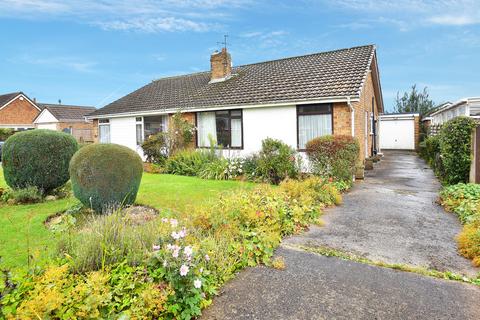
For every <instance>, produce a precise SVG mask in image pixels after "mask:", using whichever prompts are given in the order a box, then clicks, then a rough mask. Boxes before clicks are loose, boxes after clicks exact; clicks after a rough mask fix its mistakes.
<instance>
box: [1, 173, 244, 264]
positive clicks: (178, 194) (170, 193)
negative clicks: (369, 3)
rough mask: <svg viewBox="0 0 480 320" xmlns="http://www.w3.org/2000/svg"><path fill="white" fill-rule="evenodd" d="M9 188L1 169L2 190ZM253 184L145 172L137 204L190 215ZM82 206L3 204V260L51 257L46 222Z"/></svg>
mask: <svg viewBox="0 0 480 320" xmlns="http://www.w3.org/2000/svg"><path fill="white" fill-rule="evenodd" d="M4 186H5V181H4V179H3V172H2V170H1V168H0V187H4ZM251 186H253V184H252V183H246V182H238V181H216V180H203V179H199V178H195V177H183V176H175V175H163V174H148V173H144V175H143V178H142V183H141V186H140V191H139V194H138V197H137V203H140V204H144V205H149V206H152V207H154V208H157V209H159V210H162V209H169V210H173V211H180V212H184V213H188V210H189V208H191V207H192V206H195V205H198V204H202V203H206V202H208V201H210V200H212V199H214V198H216V197H217V196H218V194H219V193H221V192H223V191H228V190H234V189H237V188H250V187H251ZM77 203H78V200H77V199H75V198H73V197H72V198H68V199H62V200H57V201H49V202H44V203H38V204H31V205H15V206H8V205H0V226H1V232H0V257H2V265H5V266H8V267H19V268H24V267H25V266H27V265H28V259H29V258H28V257H29V255H30V256H33V257H38V256H40V255H42V256H47V257H48V256H49V254H51V253H52V252H54V250H55V247H56V241H57V237H56V236H55V235H54V234H53V233H52V232H50V231H48V230H47V229H46V228H45V226H44V221H45V220H46V219H47V218H48V217H49V216H50V215H53V214H55V213H57V212H60V211H64V210H66V209H68V208H69V207H71V206H73V205H75V204H77Z"/></svg>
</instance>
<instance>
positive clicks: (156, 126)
mask: <svg viewBox="0 0 480 320" xmlns="http://www.w3.org/2000/svg"><path fill="white" fill-rule="evenodd" d="M167 117H168V116H152V117H144V118H143V126H144V133H145V138H148V137H149V136H151V135H152V134H155V133H158V132H165V131H166V130H167V119H168V118H167Z"/></svg>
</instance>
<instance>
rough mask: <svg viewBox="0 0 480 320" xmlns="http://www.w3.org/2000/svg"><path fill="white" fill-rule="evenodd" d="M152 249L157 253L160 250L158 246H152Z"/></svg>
mask: <svg viewBox="0 0 480 320" xmlns="http://www.w3.org/2000/svg"><path fill="white" fill-rule="evenodd" d="M152 249H153V251H158V250H160V246H159V245H156V244H154V245H153V246H152Z"/></svg>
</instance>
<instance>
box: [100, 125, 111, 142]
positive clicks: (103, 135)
mask: <svg viewBox="0 0 480 320" xmlns="http://www.w3.org/2000/svg"><path fill="white" fill-rule="evenodd" d="M98 131H99V141H100V143H110V125H101V126H99V127H98Z"/></svg>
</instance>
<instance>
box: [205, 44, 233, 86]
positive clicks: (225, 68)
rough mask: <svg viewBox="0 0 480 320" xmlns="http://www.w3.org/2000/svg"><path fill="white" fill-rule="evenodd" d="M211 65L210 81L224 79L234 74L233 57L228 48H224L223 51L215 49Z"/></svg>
mask: <svg viewBox="0 0 480 320" xmlns="http://www.w3.org/2000/svg"><path fill="white" fill-rule="evenodd" d="M210 67H211V77H210V83H212V82H220V81H224V80H227V79H229V78H230V77H231V76H232V58H231V56H230V53H228V52H227V49H226V48H222V51H221V52H218V51H215V52H214V53H213V54H212V55H211V57H210Z"/></svg>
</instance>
